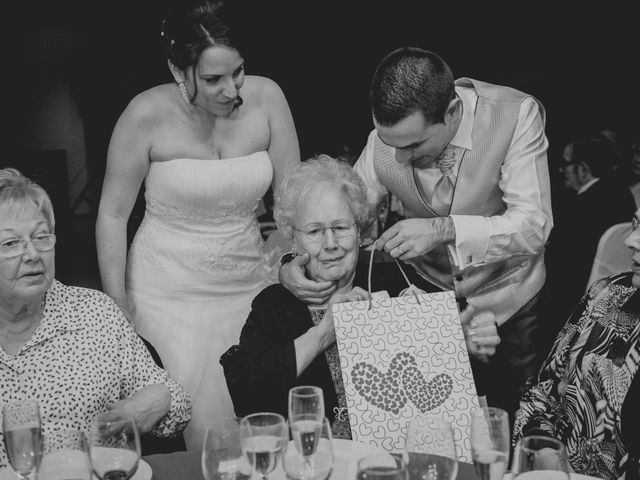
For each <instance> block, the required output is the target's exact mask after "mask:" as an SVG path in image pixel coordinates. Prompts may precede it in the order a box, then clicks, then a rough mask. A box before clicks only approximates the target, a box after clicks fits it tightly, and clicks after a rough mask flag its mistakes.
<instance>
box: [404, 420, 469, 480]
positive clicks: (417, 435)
mask: <svg viewBox="0 0 640 480" xmlns="http://www.w3.org/2000/svg"><path fill="white" fill-rule="evenodd" d="M404 453H405V456H406V458H407V464H408V467H407V468H408V471H409V478H411V479H422V478H428V479H429V480H453V479H454V478H456V475H457V474H458V458H457V455H456V446H455V442H454V440H453V429H452V428H451V424H450V423H449V422H447V421H446V420H443V419H442V418H440V417H433V416H423V417H416V418H415V419H414V420H412V421H410V422H408V423H407V435H406V439H405V447H404Z"/></svg>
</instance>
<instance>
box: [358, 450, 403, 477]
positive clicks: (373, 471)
mask: <svg viewBox="0 0 640 480" xmlns="http://www.w3.org/2000/svg"><path fill="white" fill-rule="evenodd" d="M356 479H357V480H406V479H407V464H406V461H405V459H404V458H403V457H402V455H393V454H390V453H374V454H372V455H367V456H365V457H362V458H361V459H360V460H358V473H357V474H356Z"/></svg>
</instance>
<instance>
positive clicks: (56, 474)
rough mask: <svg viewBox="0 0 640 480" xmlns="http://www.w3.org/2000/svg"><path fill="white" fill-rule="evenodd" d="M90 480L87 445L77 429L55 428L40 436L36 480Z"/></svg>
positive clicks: (89, 461)
mask: <svg viewBox="0 0 640 480" xmlns="http://www.w3.org/2000/svg"><path fill="white" fill-rule="evenodd" d="M67 479H68V480H71V479H73V480H91V460H90V458H89V445H88V443H87V439H86V437H85V435H84V433H83V432H81V431H79V430H57V431H54V432H49V433H46V434H44V435H43V436H42V460H41V461H40V468H39V469H38V480H67Z"/></svg>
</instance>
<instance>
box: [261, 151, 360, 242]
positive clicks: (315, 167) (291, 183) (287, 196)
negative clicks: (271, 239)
mask: <svg viewBox="0 0 640 480" xmlns="http://www.w3.org/2000/svg"><path fill="white" fill-rule="evenodd" d="M323 184H329V185H333V186H335V187H337V188H338V190H339V191H340V192H342V193H343V194H344V196H345V198H346V199H347V203H348V204H349V208H350V210H351V213H352V214H353V218H354V219H355V221H356V224H357V225H358V228H359V229H360V230H362V229H363V228H364V227H366V225H367V223H368V219H369V209H368V206H367V187H365V185H364V183H363V181H362V179H361V178H360V177H359V176H358V174H357V173H356V172H355V171H354V170H353V168H352V167H351V165H350V164H349V163H348V162H346V161H343V160H336V159H335V158H332V157H330V156H329V155H317V156H315V157H312V158H310V159H308V160H306V161H304V162H302V163H300V164H299V165H298V167H297V168H296V170H294V171H293V172H292V173H291V174H290V175H289V176H288V177H287V178H285V180H284V181H283V182H282V185H280V189H279V190H278V191H277V192H276V197H275V205H274V210H273V217H274V219H275V221H276V224H277V226H278V230H280V233H282V235H283V236H284V237H285V238H292V237H293V228H292V226H293V219H294V217H295V214H296V211H297V209H298V208H299V206H300V200H301V199H302V198H304V194H305V193H306V192H309V191H311V190H312V189H313V188H315V187H318V186H321V185H323Z"/></svg>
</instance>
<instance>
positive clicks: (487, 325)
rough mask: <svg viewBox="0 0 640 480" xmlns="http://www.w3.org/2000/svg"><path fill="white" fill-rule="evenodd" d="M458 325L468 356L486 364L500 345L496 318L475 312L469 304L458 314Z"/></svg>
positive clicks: (487, 313)
mask: <svg viewBox="0 0 640 480" xmlns="http://www.w3.org/2000/svg"><path fill="white" fill-rule="evenodd" d="M460 323H461V324H462V330H463V332H464V339H465V342H466V344H467V350H468V352H469V355H472V356H473V357H475V358H476V359H477V360H480V361H481V362H485V363H486V362H488V361H489V358H490V357H492V356H493V355H494V354H495V353H496V347H497V346H498V345H499V344H500V336H499V335H498V326H497V325H496V316H495V315H494V314H493V312H490V311H487V310H485V311H482V312H475V310H474V308H473V306H472V305H470V304H469V305H467V308H465V309H464V310H463V311H462V312H460Z"/></svg>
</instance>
